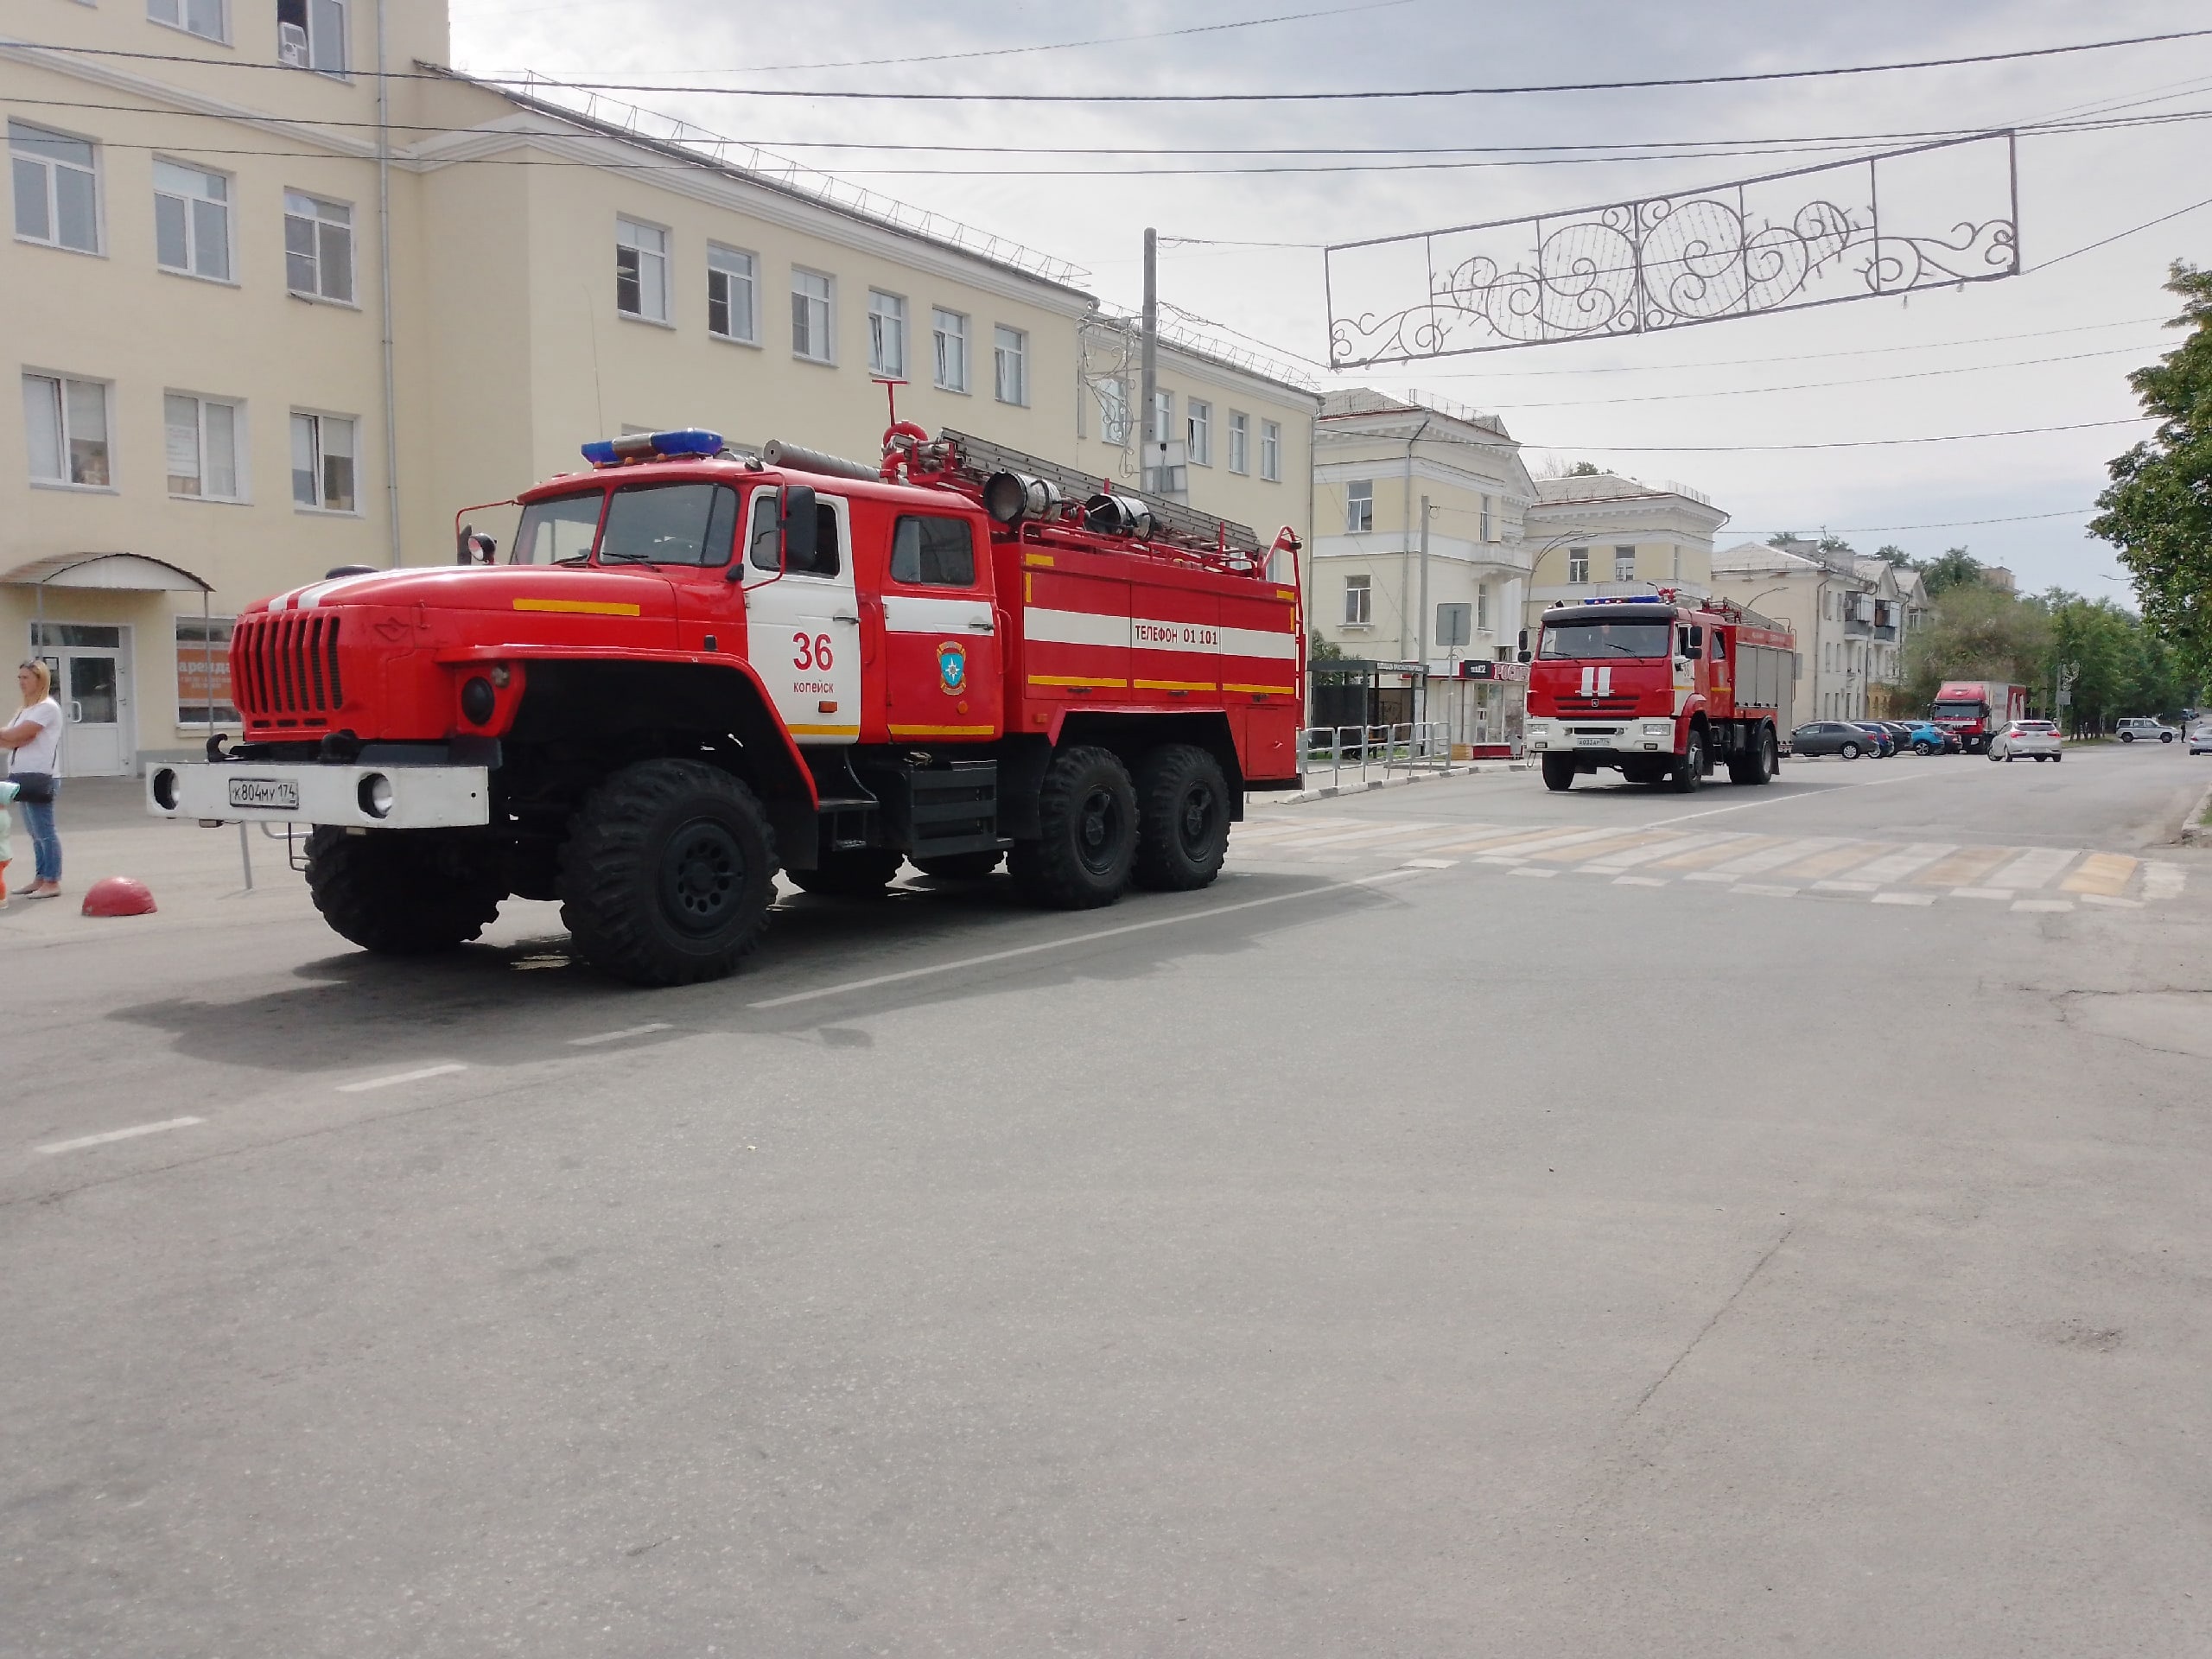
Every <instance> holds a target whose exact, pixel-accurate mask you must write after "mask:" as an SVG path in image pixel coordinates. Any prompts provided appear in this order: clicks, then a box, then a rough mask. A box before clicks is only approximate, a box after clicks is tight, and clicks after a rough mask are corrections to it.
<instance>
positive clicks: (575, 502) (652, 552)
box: [512, 483, 737, 565]
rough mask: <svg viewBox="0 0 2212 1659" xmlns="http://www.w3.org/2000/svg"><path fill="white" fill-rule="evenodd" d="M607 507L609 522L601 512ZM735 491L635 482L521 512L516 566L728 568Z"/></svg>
mask: <svg viewBox="0 0 2212 1659" xmlns="http://www.w3.org/2000/svg"><path fill="white" fill-rule="evenodd" d="M602 504H603V505H605V506H606V509H607V511H606V515H605V524H603V525H602V524H601V513H600V508H601V505H602ZM736 529H737V492H736V491H735V490H733V489H732V488H730V487H729V486H728V485H727V484H696V483H674V484H632V485H628V486H625V487H623V488H621V489H619V490H616V491H615V492H614V493H613V496H612V498H609V497H608V496H607V495H605V494H603V493H601V492H600V491H597V490H594V491H591V492H590V493H588V494H583V495H563V496H557V497H556V498H555V499H551V500H550V501H537V502H532V503H531V505H529V506H527V507H524V509H523V513H522V523H521V524H520V525H519V526H518V528H517V530H516V531H515V548H514V554H513V557H512V563H516V564H583V563H588V561H589V560H590V559H591V557H592V556H593V554H594V551H596V552H597V554H598V556H599V563H601V564H703V565H722V564H728V563H729V554H730V537H731V536H732V535H733V534H734V532H735V531H736Z"/></svg>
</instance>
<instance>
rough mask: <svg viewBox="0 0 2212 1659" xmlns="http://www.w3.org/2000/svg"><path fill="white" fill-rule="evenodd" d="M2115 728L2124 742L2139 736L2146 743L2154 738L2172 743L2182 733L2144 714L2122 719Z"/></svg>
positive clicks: (2132, 740) (2134, 739)
mask: <svg viewBox="0 0 2212 1659" xmlns="http://www.w3.org/2000/svg"><path fill="white" fill-rule="evenodd" d="M2114 729H2115V730H2116V731H2117V732H2118V733H2119V734H2120V741H2121V742H2123V743H2133V742H2134V741H2136V739H2138V738H2140V739H2142V740H2143V741H2145V743H2148V742H2150V741H2152V739H2154V738H2155V739H2156V740H2157V741H2159V742H2161V743H2171V742H2172V741H2174V739H2176V738H2177V737H2179V736H2180V735H2181V734H2180V733H2179V732H2177V731H2176V730H2174V728H2172V727H2171V726H2168V725H2166V724H2164V722H2163V721H2156V720H2152V719H2151V718H2150V717H2149V716H2147V715H2129V716H2128V717H2127V718H2126V720H2123V721H2120V724H2119V726H2118V727H2116V728H2114Z"/></svg>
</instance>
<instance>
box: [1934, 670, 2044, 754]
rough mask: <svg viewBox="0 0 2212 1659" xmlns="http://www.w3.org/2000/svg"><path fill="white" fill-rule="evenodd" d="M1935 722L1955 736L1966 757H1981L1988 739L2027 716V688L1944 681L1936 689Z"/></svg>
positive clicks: (1989, 682)
mask: <svg viewBox="0 0 2212 1659" xmlns="http://www.w3.org/2000/svg"><path fill="white" fill-rule="evenodd" d="M1931 715H1932V718H1933V721H1934V723H1935V724H1936V725H1938V726H1940V727H1942V728H1943V729H1944V730H1945V731H1947V732H1950V733H1953V734H1955V735H1956V736H1957V738H1958V740H1959V747H1960V749H1961V750H1962V751H1963V752H1964V753H1967V754H1982V753H1986V752H1987V750H1988V748H1989V740H1990V739H1991V738H1993V737H1994V736H1996V735H1997V734H1998V733H1999V732H2001V731H2003V730H2004V729H2005V727H2007V726H2008V725H2010V724H2012V721H2016V720H2025V719H2026V718H2027V716H2028V688H2027V687H2026V686H2024V685H2012V684H2009V683H2006V682H2005V681H2003V680H1946V681H1944V682H1943V683H1942V685H1941V686H1939V687H1937V688H1936V707H1935V709H1933V710H1932V711H1931Z"/></svg>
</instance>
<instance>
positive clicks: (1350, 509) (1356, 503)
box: [1344, 478, 1375, 536]
mask: <svg viewBox="0 0 2212 1659" xmlns="http://www.w3.org/2000/svg"><path fill="white" fill-rule="evenodd" d="M1374 528H1375V480H1373V479H1371V478H1361V479H1355V480H1353V481H1352V483H1351V486H1349V487H1347V488H1346V489H1345V491H1344V530H1345V532H1346V533H1347V534H1350V535H1355V536H1356V535H1357V534H1359V533H1360V532H1361V531H1370V530H1372V529H1374Z"/></svg>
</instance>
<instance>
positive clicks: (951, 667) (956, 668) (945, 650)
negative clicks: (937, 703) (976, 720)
mask: <svg viewBox="0 0 2212 1659" xmlns="http://www.w3.org/2000/svg"><path fill="white" fill-rule="evenodd" d="M937 683H938V684H939V685H941V686H943V687H944V692H945V695H946V696H959V694H960V693H961V692H963V691H965V690H967V689H968V647H967V646H965V645H962V644H961V643H960V642H959V641H958V640H957V639H947V640H945V641H944V643H943V644H941V645H938V648H937Z"/></svg>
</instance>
